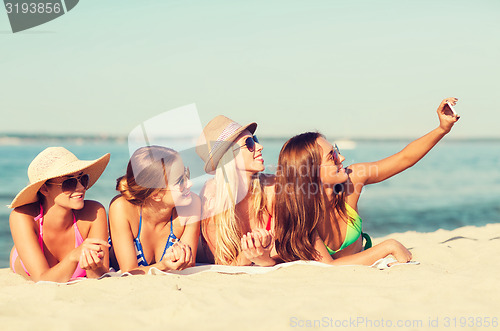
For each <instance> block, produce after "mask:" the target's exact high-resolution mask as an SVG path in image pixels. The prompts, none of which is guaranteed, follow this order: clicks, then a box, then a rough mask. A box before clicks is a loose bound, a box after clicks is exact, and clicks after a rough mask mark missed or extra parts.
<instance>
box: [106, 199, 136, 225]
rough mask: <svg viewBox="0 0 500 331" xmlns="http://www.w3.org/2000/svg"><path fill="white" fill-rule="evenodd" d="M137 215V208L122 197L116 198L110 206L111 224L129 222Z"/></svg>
mask: <svg viewBox="0 0 500 331" xmlns="http://www.w3.org/2000/svg"><path fill="white" fill-rule="evenodd" d="M136 214H137V206H136V205H134V204H132V203H130V202H129V201H127V199H125V198H124V197H123V196H121V195H118V196H116V197H114V198H113V200H112V201H111V203H110V205H109V223H110V224H111V223H115V222H129V218H130V217H131V215H136ZM129 223H130V222H129Z"/></svg>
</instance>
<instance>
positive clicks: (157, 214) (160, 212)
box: [142, 203, 175, 224]
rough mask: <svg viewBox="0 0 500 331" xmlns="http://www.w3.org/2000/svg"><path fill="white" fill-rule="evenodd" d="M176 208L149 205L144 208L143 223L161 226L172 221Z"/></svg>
mask: <svg viewBox="0 0 500 331" xmlns="http://www.w3.org/2000/svg"><path fill="white" fill-rule="evenodd" d="M174 208H175V206H165V205H164V204H155V203H147V204H145V205H143V206H142V221H143V222H147V223H151V224H161V223H166V222H169V221H170V217H171V216H172V213H173V211H174Z"/></svg>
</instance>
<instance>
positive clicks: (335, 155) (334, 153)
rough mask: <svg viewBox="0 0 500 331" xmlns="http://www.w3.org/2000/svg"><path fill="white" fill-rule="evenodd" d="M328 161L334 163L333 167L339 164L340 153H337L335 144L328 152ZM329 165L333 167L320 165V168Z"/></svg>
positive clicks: (325, 165)
mask: <svg viewBox="0 0 500 331" xmlns="http://www.w3.org/2000/svg"><path fill="white" fill-rule="evenodd" d="M328 159H329V160H331V161H333V162H334V163H335V165H337V164H339V163H340V151H339V148H338V146H337V144H333V146H332V150H331V151H330V153H328ZM330 165H333V164H324V165H323V164H322V165H321V166H322V167H327V166H330Z"/></svg>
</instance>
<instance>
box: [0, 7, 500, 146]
mask: <svg viewBox="0 0 500 331" xmlns="http://www.w3.org/2000/svg"><path fill="white" fill-rule="evenodd" d="M499 14H500V1H497V0H490V1H481V0H479V1H458V0H453V1H438V0H427V1H426V0H420V1H415V0H412V1H406V0H393V1H381V0H378V1H373V0H366V1H337V0H308V1H306V0H300V1H296V0H286V1H235V0H228V1H217V0H211V1H206V0H204V1H202V0H200V1H186V0H179V1H168V0H165V1H145V0H142V1H139V0H134V1H131V0H120V1H94V0H83V1H80V3H79V4H78V5H77V6H76V7H75V8H74V9H73V10H72V11H70V12H69V13H67V14H65V15H63V16H62V17H60V18H58V19H56V20H54V21H52V22H49V23H46V24H44V25H41V26H39V27H35V28H33V29H30V30H27V31H25V32H20V33H16V34H13V33H12V32H11V30H10V25H9V21H8V18H7V14H6V12H5V9H0V77H1V78H0V91H1V92H0V108H1V114H2V118H1V120H0V133H2V132H12V133H37V132H40V133H75V134H80V133H83V134H94V133H109V134H124V135H126V134H128V133H129V132H130V131H131V130H132V129H133V128H134V127H136V126H137V125H139V124H140V123H141V122H143V121H145V120H147V119H149V118H151V117H153V116H156V115H158V114H160V113H162V112H165V111H168V110H170V109H174V108H177V107H180V106H184V105H187V104H192V103H195V104H196V105H197V108H198V111H199V114H200V118H201V122H202V124H203V125H204V124H206V123H207V122H208V121H209V120H210V119H211V118H212V117H214V116H215V115H218V114H224V115H226V116H228V117H231V118H233V119H234V120H236V121H238V122H240V123H242V124H243V123H247V122H250V121H256V122H258V123H259V129H258V133H260V134H261V135H284V136H290V135H293V134H296V133H300V132H302V131H307V130H314V129H318V130H320V131H321V132H323V133H325V134H327V135H329V136H334V137H357V136H377V137H400V136H404V137H408V136H410V137H412V136H417V135H420V134H423V133H425V132H427V131H428V130H430V129H432V128H433V127H435V126H436V125H437V124H438V121H437V116H436V114H435V110H436V107H437V106H438V104H439V102H440V101H441V100H442V99H443V98H445V97H449V96H456V97H458V98H459V104H458V105H457V110H458V112H459V113H460V114H461V115H462V119H461V120H460V121H459V123H458V125H457V127H456V128H455V129H454V130H453V136H454V137H485V136H496V137H500V133H499V131H500V130H498V127H499V124H498V123H499V122H500V111H499V110H500V107H499V104H500V101H499V100H497V99H496V98H497V95H498V92H499V87H500V83H499V82H500V62H499V59H500V37H499V35H500V19H499V16H500V15H499ZM172 125H175V124H172ZM166 130H168V127H167V128H166Z"/></svg>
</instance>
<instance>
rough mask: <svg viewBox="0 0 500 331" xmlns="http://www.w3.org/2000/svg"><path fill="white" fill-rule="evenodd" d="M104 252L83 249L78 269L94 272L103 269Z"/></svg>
mask: <svg viewBox="0 0 500 331" xmlns="http://www.w3.org/2000/svg"><path fill="white" fill-rule="evenodd" d="M103 258H104V252H103V251H102V250H100V251H94V250H88V249H84V250H82V253H81V255H80V268H82V269H83V270H96V269H98V268H102V267H104V263H103V262H104V260H103Z"/></svg>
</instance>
